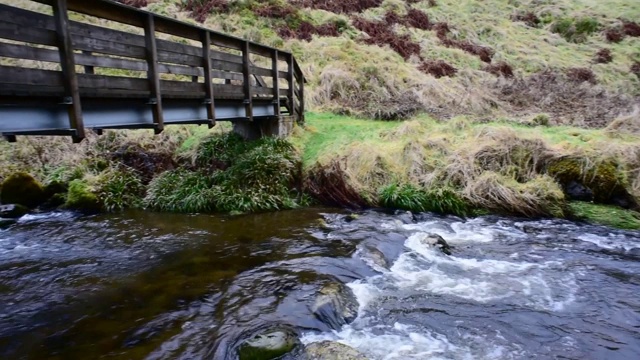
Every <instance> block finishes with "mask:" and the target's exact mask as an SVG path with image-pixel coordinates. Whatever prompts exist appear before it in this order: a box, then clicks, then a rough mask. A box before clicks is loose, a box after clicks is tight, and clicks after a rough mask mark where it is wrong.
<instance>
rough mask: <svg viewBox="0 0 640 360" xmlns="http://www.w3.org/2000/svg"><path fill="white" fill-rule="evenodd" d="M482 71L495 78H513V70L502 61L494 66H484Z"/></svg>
mask: <svg viewBox="0 0 640 360" xmlns="http://www.w3.org/2000/svg"><path fill="white" fill-rule="evenodd" d="M483 70H484V71H486V72H488V73H491V74H493V75H495V76H503V77H505V78H512V77H513V76H514V75H513V68H512V67H511V65H509V64H507V63H506V62H504V61H501V62H498V63H496V64H489V65H487V66H485V67H484V69H483Z"/></svg>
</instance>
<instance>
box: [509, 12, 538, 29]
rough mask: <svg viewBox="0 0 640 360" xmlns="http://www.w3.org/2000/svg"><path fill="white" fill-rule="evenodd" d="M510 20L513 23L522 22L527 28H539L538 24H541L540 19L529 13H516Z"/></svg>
mask: <svg viewBox="0 0 640 360" xmlns="http://www.w3.org/2000/svg"><path fill="white" fill-rule="evenodd" d="M511 19H512V20H513V21H520V22H523V23H525V24H527V26H530V27H534V28H537V27H538V26H540V23H541V21H540V18H539V17H538V16H537V15H536V14H534V13H532V12H530V11H528V12H520V13H517V14H515V15H513V16H512V17H511Z"/></svg>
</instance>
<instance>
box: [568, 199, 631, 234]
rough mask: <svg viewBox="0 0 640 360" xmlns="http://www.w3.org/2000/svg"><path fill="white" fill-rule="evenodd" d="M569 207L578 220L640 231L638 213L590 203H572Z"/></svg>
mask: <svg viewBox="0 0 640 360" xmlns="http://www.w3.org/2000/svg"><path fill="white" fill-rule="evenodd" d="M569 207H570V208H571V211H572V212H573V214H574V215H575V217H576V218H578V219H582V220H586V221H588V222H591V223H595V224H600V225H606V226H611V227H614V228H618V229H627V230H639V229H640V213H638V212H636V211H632V210H625V209H621V208H618V207H615V206H609V205H598V204H593V203H588V202H571V203H569Z"/></svg>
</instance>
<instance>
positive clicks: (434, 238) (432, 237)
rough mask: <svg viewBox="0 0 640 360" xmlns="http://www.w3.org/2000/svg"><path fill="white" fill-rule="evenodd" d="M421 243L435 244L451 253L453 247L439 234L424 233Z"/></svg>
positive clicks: (445, 251)
mask: <svg viewBox="0 0 640 360" xmlns="http://www.w3.org/2000/svg"><path fill="white" fill-rule="evenodd" d="M420 243H422V244H423V245H425V246H433V247H437V248H439V249H440V250H441V251H442V252H443V253H445V254H447V255H451V247H450V246H449V244H447V242H446V241H445V240H444V239H443V238H442V236H440V235H438V234H423V237H422V238H421V239H420Z"/></svg>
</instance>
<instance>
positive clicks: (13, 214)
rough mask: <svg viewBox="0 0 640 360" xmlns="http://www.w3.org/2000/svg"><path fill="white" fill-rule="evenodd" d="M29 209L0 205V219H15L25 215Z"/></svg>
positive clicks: (14, 205)
mask: <svg viewBox="0 0 640 360" xmlns="http://www.w3.org/2000/svg"><path fill="white" fill-rule="evenodd" d="M28 212H29V209H27V208H26V207H24V206H22V205H16V204H10V205H0V218H7V219H17V218H20V217H22V216H23V215H26V214H27V213H28Z"/></svg>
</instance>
